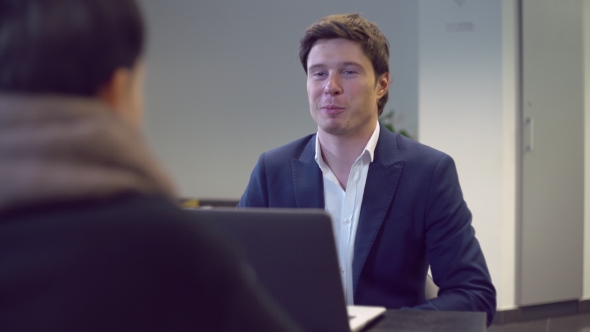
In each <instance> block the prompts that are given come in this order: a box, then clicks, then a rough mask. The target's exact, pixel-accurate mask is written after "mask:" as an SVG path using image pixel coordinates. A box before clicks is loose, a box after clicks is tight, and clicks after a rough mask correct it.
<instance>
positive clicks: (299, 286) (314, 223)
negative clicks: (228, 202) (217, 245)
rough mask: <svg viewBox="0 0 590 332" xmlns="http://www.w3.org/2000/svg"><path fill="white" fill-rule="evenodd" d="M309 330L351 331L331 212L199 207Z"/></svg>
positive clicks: (204, 219)
mask: <svg viewBox="0 0 590 332" xmlns="http://www.w3.org/2000/svg"><path fill="white" fill-rule="evenodd" d="M190 211H191V212H192V213H194V214H195V215H196V216H197V218H198V219H199V220H201V221H202V222H205V223H210V224H212V225H213V226H214V227H215V228H218V230H219V231H220V232H221V233H222V234H226V235H227V236H228V237H229V238H231V239H233V240H234V241H235V242H237V244H238V245H239V246H241V248H242V249H243V251H244V253H245V254H246V256H247V259H248V260H249V262H250V264H251V265H252V267H253V268H254V271H255V273H256V276H257V279H258V281H259V282H260V283H261V284H262V285H264V287H265V288H266V289H267V290H268V292H269V293H270V295H271V296H272V297H273V298H274V299H275V301H276V302H277V303H279V304H280V305H281V306H282V307H283V308H284V309H285V310H286V311H287V312H288V313H289V314H290V315H291V317H293V319H295V320H296V321H297V322H298V323H299V324H300V325H301V326H302V327H303V328H304V329H305V330H306V331H350V328H349V324H348V317H347V313H346V306H345V300H344V293H343V290H342V281H341V279H340V274H339V272H338V271H339V268H338V263H337V256H336V246H335V243H334V235H333V233H332V224H331V220H330V217H329V215H328V214H327V213H326V212H325V211H324V210H319V209H297V210H295V209H198V210H190Z"/></svg>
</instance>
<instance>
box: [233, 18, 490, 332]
mask: <svg viewBox="0 0 590 332" xmlns="http://www.w3.org/2000/svg"><path fill="white" fill-rule="evenodd" d="M299 56H300V59H301V64H302V65H303V68H304V70H305V72H306V73H307V93H308V99H309V105H310V113H311V116H312V118H313V119H314V121H315V122H316V123H317V125H318V131H317V133H316V134H314V135H309V136H306V137H304V138H301V139H299V140H296V141H294V142H291V143H289V144H287V145H285V146H282V147H279V148H276V149H274V150H271V151H268V152H266V153H263V154H262V155H261V156H260V158H259V160H258V163H257V165H256V167H255V168H254V171H253V172H252V176H251V178H250V182H249V184H248V187H247V188H246V191H245V193H244V194H243V196H242V199H241V201H240V203H239V206H240V207H289V208H325V209H326V210H327V211H328V212H329V213H330V215H331V216H332V219H333V226H334V236H335V238H336V243H337V247H338V248H337V249H338V256H339V263H340V267H341V270H340V271H341V275H342V282H343V286H344V290H345V295H346V300H347V303H348V304H359V305H363V304H364V305H380V306H385V307H387V308H406V307H411V308H417V309H425V310H457V311H484V312H487V315H488V324H490V323H491V321H492V319H493V317H494V313H495V308H496V294H495V289H494V286H493V285H492V283H491V279H490V275H489V272H488V269H487V266H486V263H485V259H484V256H483V253H482V251H481V248H480V246H479V243H478V241H477V239H476V238H475V231H474V229H473V227H472V226H471V213H470V211H469V209H468V208H467V205H466V203H465V202H464V200H463V196H462V193H461V189H460V186H459V181H458V176H457V171H456V169H455V165H454V163H453V160H452V159H451V157H449V156H448V155H446V154H444V153H442V152H440V151H437V150H434V149H432V148H430V147H428V146H425V145H422V144H420V143H418V142H416V141H413V140H411V139H409V138H405V137H403V136H401V135H399V134H395V133H391V132H389V131H388V130H387V129H386V128H385V127H383V126H381V125H379V123H378V116H379V115H380V114H381V113H382V111H383V108H384V106H385V103H386V102H387V98H388V87H389V83H390V76H389V64H388V61H389V46H388V42H387V40H386V38H385V36H384V35H383V34H382V33H381V31H379V29H378V28H377V26H376V25H375V24H373V23H371V22H368V21H367V20H365V19H364V18H362V17H360V16H359V15H357V14H346V15H332V16H328V17H325V18H323V19H320V20H319V21H318V22H316V23H315V24H314V25H312V26H311V27H309V28H308V29H307V31H306V33H305V35H304V37H303V38H302V39H301V41H300V48H299ZM429 265H430V267H431V270H432V275H433V278H434V282H435V283H436V284H437V285H438V287H439V293H438V297H437V298H434V299H431V300H428V301H427V300H426V299H425V294H424V290H425V280H426V276H427V270H428V267H429Z"/></svg>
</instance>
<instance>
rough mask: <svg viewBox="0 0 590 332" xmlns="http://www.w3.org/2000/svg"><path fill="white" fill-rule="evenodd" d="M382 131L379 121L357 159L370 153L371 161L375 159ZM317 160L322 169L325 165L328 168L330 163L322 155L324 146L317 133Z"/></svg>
mask: <svg viewBox="0 0 590 332" xmlns="http://www.w3.org/2000/svg"><path fill="white" fill-rule="evenodd" d="M380 131H381V126H380V125H379V122H377V125H376V126H375V130H374V131H373V134H372V135H371V138H369V141H368V142H367V145H365V149H364V150H363V152H362V153H361V155H360V156H359V157H358V158H357V160H358V159H359V158H361V157H362V156H363V155H365V154H368V155H369V157H370V159H371V162H373V160H374V159H375V147H376V146H377V141H378V140H379V132H380ZM315 161H316V163H318V165H319V166H320V169H322V170H324V167H325V168H328V165H327V164H326V162H325V161H324V158H323V157H322V148H321V146H320V139H319V135H318V134H317V133H316V135H315Z"/></svg>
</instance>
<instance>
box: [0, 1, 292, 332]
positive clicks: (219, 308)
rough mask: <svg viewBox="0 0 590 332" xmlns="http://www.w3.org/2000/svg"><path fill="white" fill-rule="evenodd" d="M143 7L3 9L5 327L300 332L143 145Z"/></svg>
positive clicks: (0, 138) (0, 140)
mask: <svg viewBox="0 0 590 332" xmlns="http://www.w3.org/2000/svg"><path fill="white" fill-rule="evenodd" d="M143 45H144V26H143V22H142V18H141V15H140V12H139V9H138V7H137V4H136V3H135V1H134V0H0V331H295V330H297V327H295V326H293V324H292V322H291V320H290V319H289V318H288V317H286V316H285V315H284V313H283V312H282V311H281V310H280V309H279V308H277V307H276V306H274V304H273V303H272V302H271V301H270V300H269V299H268V298H267V296H266V294H265V293H264V292H263V291H262V290H260V289H259V288H258V286H257V285H256V284H255V281H254V280H253V277H252V276H251V275H250V274H248V272H247V271H248V270H247V267H246V264H245V263H244V262H243V260H242V259H241V258H240V257H241V256H240V255H239V254H238V253H237V252H235V251H234V249H233V248H232V247H231V245H229V244H226V243H225V242H224V240H222V239H220V238H219V237H217V235H215V234H214V233H212V232H211V231H210V230H209V229H207V228H205V226H203V225H201V224H200V223H199V221H198V220H194V219H193V217H191V216H189V215H187V213H186V212H184V211H182V210H181V209H179V208H177V206H176V205H175V203H174V198H175V192H174V188H173V186H172V184H171V183H170V181H169V180H168V177H167V176H166V174H165V173H164V172H163V171H162V170H161V168H160V167H159V166H158V164H157V162H156V161H155V160H154V158H153V157H152V155H151V154H150V152H149V151H148V149H147V147H146V144H145V142H144V140H143V138H142V135H141V133H140V130H139V128H138V126H139V125H140V122H141V114H142V81H143V74H144V65H143V62H142V50H143Z"/></svg>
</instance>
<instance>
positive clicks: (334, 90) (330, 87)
mask: <svg viewBox="0 0 590 332" xmlns="http://www.w3.org/2000/svg"><path fill="white" fill-rule="evenodd" d="M324 91H325V93H327V94H329V95H332V96H335V95H339V94H342V85H341V84H340V81H339V79H338V77H337V76H336V75H330V77H328V79H327V80H326V86H325V87H324Z"/></svg>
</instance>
